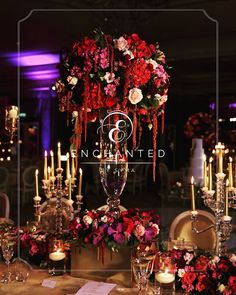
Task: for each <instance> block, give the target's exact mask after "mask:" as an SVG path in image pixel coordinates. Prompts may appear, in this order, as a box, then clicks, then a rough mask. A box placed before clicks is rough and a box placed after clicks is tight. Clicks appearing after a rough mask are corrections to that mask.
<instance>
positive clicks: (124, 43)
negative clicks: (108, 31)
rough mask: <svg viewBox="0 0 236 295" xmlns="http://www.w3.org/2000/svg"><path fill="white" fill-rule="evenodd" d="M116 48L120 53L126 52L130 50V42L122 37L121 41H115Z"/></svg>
mask: <svg viewBox="0 0 236 295" xmlns="http://www.w3.org/2000/svg"><path fill="white" fill-rule="evenodd" d="M114 42H115V48H117V49H118V50H120V51H124V50H126V49H127V48H128V42H127V40H125V38H124V37H120V38H119V39H115V40H114Z"/></svg>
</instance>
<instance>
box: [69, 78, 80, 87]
mask: <svg viewBox="0 0 236 295" xmlns="http://www.w3.org/2000/svg"><path fill="white" fill-rule="evenodd" d="M67 82H68V83H69V84H70V85H72V86H75V85H76V84H77V82H78V78H77V77H75V76H68V77H67Z"/></svg>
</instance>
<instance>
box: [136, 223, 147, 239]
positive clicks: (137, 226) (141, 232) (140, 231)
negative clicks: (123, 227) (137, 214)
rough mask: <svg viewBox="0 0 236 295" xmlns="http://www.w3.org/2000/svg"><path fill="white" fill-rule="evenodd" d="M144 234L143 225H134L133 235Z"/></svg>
mask: <svg viewBox="0 0 236 295" xmlns="http://www.w3.org/2000/svg"><path fill="white" fill-rule="evenodd" d="M144 234H145V227H144V226H142V225H141V224H138V225H136V227H135V230H134V235H135V236H136V237H142V236H143V235H144Z"/></svg>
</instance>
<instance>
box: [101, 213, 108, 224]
mask: <svg viewBox="0 0 236 295" xmlns="http://www.w3.org/2000/svg"><path fill="white" fill-rule="evenodd" d="M101 221H102V222H104V223H106V222H107V216H106V215H104V216H102V217H101Z"/></svg>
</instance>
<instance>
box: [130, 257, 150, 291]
mask: <svg viewBox="0 0 236 295" xmlns="http://www.w3.org/2000/svg"><path fill="white" fill-rule="evenodd" d="M154 261H155V255H150V256H149V255H147V256H145V255H143V256H138V257H132V259H131V265H132V271H133V274H134V278H135V281H136V283H137V285H138V289H139V294H147V290H148V282H149V277H150V275H151V274H152V272H153V267H154Z"/></svg>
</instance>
